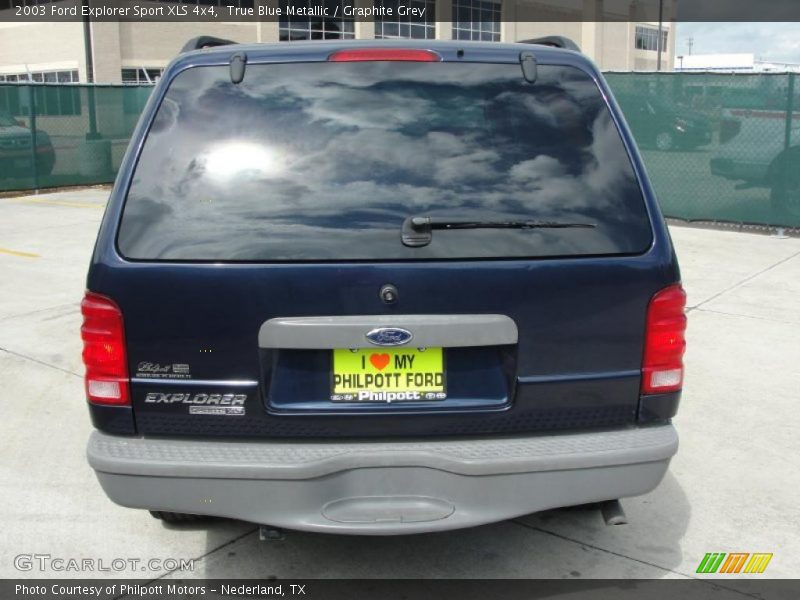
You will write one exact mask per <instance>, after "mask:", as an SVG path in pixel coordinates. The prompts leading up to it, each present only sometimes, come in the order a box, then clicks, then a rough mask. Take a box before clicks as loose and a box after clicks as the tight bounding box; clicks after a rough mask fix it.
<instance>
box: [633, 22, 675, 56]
mask: <svg viewBox="0 0 800 600" xmlns="http://www.w3.org/2000/svg"><path fill="white" fill-rule="evenodd" d="M668 33H669V32H668V31H667V30H666V29H662V30H661V51H662V52H663V51H664V50H666V48H667V34H668ZM635 45H636V49H637V50H652V51H653V52H655V51H657V50H658V28H657V27H647V26H645V25H637V26H636V42H635Z"/></svg>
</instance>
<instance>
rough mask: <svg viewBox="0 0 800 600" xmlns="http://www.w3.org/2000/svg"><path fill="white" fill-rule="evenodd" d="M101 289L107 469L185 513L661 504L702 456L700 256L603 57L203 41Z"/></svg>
mask: <svg viewBox="0 0 800 600" xmlns="http://www.w3.org/2000/svg"><path fill="white" fill-rule="evenodd" d="M87 287H88V291H87V293H86V297H85V299H84V301H83V305H82V309H83V315H84V325H83V328H82V336H83V340H84V362H85V364H86V393H87V396H88V401H89V408H90V412H91V415H92V419H93V422H94V425H95V427H96V431H95V432H94V433H93V434H92V436H91V439H90V441H89V448H88V458H89V462H90V464H91V466H92V467H93V468H94V469H95V471H96V472H97V476H98V478H99V480H100V483H101V485H102V487H103V489H104V490H105V492H106V493H107V494H108V496H109V497H110V498H111V499H112V500H113V501H115V502H117V503H119V504H121V505H123V506H129V507H134V508H144V509H149V510H151V511H153V512H154V514H155V515H156V516H160V517H162V518H165V519H171V520H177V519H181V518H183V517H184V516H186V515H218V516H224V517H232V518H237V519H243V520H247V521H252V522H256V523H261V524H267V525H271V526H278V527H287V528H295V529H305V530H315V531H330V532H342V533H365V534H396V533H415V532H421V531H433V530H443V529H452V528H457V527H466V526H471V525H477V524H480V523H487V522H492V521H498V520H501V519H506V518H511V517H515V516H519V515H522V514H527V513H531V512H535V511H539V510H543V509H547V508H553V507H558V506H566V505H575V504H583V503H589V502H595V501H603V500H608V499H616V498H620V497H625V496H634V495H638V494H643V493H645V492H648V491H650V490H652V489H653V488H655V487H656V485H657V484H658V483H659V481H660V480H661V478H662V477H663V475H664V473H665V471H666V469H667V466H668V463H669V461H670V458H671V457H672V456H673V454H674V453H675V452H676V450H677V444H678V440H677V435H676V432H675V429H674V428H673V426H672V425H671V418H672V417H673V416H674V414H675V411H676V409H677V406H678V400H679V396H680V390H681V386H682V382H683V365H682V355H683V350H684V345H685V344H684V329H685V324H686V320H685V317H684V301H685V295H684V293H683V290H682V289H681V287H680V275H679V271H678V265H677V262H676V258H675V254H674V252H673V248H672V244H671V241H670V238H669V234H668V231H667V228H666V226H665V223H664V221H663V218H662V216H661V214H660V212H659V208H658V205H657V203H656V199H655V196H654V194H653V190H652V188H651V186H650V184H649V182H648V180H647V176H646V174H645V170H644V168H643V166H642V162H641V159H640V157H639V154H638V153H637V150H636V147H635V145H634V143H633V140H632V138H631V135H630V132H629V131H628V128H627V126H626V124H625V122H624V120H623V118H622V116H621V114H620V111H619V108H618V107H617V105H616V104H615V102H614V100H613V98H612V96H611V93H610V91H609V89H608V87H607V85H606V83H605V81H604V80H603V77H602V76H601V74H600V73H599V72H598V70H597V68H596V67H595V66H594V65H593V64H592V63H591V62H590V61H589V60H588V59H587V58H585V57H584V56H583V55H581V54H580V53H578V52H574V51H570V50H566V49H563V48H553V47H547V46H544V45H532V44H494V43H465V42H432V41H422V42H417V41H413V42H412V41H395V42H386V41H381V42H339V41H337V42H313V43H292V44H262V45H252V46H238V45H226V46H219V47H214V48H210V49H206V50H199V51H193V52H187V53H184V54H182V55H181V56H179V57H178V58H177V59H176V60H174V61H173V62H172V64H171V65H170V66H169V67H168V68H167V70H166V71H165V73H164V75H163V77H162V78H161V80H160V82H159V83H158V85H157V86H156V88H155V90H154V91H153V94H152V97H151V98H150V101H149V103H148V105H147V107H146V108H145V110H144V113H143V115H142V117H141V120H140V122H139V125H138V127H137V129H136V131H135V133H134V135H133V138H132V140H131V143H130V147H129V149H128V152H127V154H126V155H125V158H124V160H123V162H122V167H121V169H120V172H119V175H118V177H117V181H116V184H115V186H114V190H113V192H112V193H111V198H110V200H109V203H108V208H107V210H106V214H105V217H104V219H103V223H102V226H101V228H100V232H99V235H98V239H97V245H96V248H95V252H94V256H93V259H92V263H91V268H90V270H89V275H88V284H87Z"/></svg>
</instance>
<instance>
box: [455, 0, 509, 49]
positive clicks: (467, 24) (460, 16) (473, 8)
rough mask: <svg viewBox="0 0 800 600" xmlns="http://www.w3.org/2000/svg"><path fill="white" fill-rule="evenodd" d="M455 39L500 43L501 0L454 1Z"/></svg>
mask: <svg viewBox="0 0 800 600" xmlns="http://www.w3.org/2000/svg"><path fill="white" fill-rule="evenodd" d="M453 39H454V40H480V41H484V42H499V41H500V0H453Z"/></svg>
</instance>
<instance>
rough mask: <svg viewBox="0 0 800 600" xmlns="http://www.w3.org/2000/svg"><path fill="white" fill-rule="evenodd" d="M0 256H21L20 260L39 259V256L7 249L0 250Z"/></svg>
mask: <svg viewBox="0 0 800 600" xmlns="http://www.w3.org/2000/svg"><path fill="white" fill-rule="evenodd" d="M0 254H10V255H11V256H21V257H22V258H39V255H38V254H34V253H33V252H20V251H19V250H10V249H9V248H0Z"/></svg>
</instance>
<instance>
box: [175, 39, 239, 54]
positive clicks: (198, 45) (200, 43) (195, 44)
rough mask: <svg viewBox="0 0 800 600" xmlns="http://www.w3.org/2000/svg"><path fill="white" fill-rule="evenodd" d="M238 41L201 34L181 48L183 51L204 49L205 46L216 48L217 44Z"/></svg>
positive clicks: (225, 44)
mask: <svg viewBox="0 0 800 600" xmlns="http://www.w3.org/2000/svg"><path fill="white" fill-rule="evenodd" d="M238 43H239V42H234V41H233V40H226V39H223V38H218V37H214V36H213V35H199V36H197V37H194V38H192V39H190V40H189V41H188V42H186V43H185V44H184V45H183V48H181V53H183V52H191V51H192V50H202V49H203V48H214V47H215V46H230V45H232V44H238Z"/></svg>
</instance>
